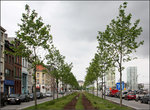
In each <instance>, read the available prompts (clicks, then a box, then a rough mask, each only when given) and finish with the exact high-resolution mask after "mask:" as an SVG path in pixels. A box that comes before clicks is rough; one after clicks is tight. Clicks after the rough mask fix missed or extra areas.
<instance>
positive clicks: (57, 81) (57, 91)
mask: <svg viewBox="0 0 150 110" xmlns="http://www.w3.org/2000/svg"><path fill="white" fill-rule="evenodd" d="M56 84H57V99H58V79H57V81H56Z"/></svg>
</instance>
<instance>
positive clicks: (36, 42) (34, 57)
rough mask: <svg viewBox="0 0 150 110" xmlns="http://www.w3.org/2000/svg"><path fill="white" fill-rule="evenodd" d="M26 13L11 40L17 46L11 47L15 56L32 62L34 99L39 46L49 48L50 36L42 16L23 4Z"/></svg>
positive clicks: (48, 27)
mask: <svg viewBox="0 0 150 110" xmlns="http://www.w3.org/2000/svg"><path fill="white" fill-rule="evenodd" d="M25 11H26V13H23V14H22V19H21V21H22V24H18V26H19V27H20V29H19V30H18V31H17V32H16V41H17V42H19V44H18V43H17V42H16V41H15V42H12V43H13V44H14V45H17V48H15V47H12V49H13V50H14V53H11V54H14V55H15V56H21V57H24V58H26V59H28V61H30V62H32V66H33V68H34V77H33V78H34V100H35V107H36V106H37V99H36V65H38V64H41V62H42V61H41V60H39V59H41V57H40V54H39V48H42V49H48V48H50V44H51V40H52V36H51V35H50V33H49V31H50V26H49V25H44V23H43V22H42V18H41V17H38V14H37V13H36V12H35V10H32V11H31V10H30V7H29V5H25Z"/></svg>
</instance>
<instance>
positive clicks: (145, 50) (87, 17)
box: [1, 1, 150, 83]
mask: <svg viewBox="0 0 150 110" xmlns="http://www.w3.org/2000/svg"><path fill="white" fill-rule="evenodd" d="M122 3H123V1H70V2H69V1H30V2H29V1H2V2H1V26H2V27H4V28H5V29H6V30H7V31H6V33H7V34H8V37H15V36H16V35H15V31H17V30H18V29H19V27H18V26H17V23H21V20H20V19H21V18H22V13H24V12H25V10H24V7H25V4H28V5H29V6H30V8H31V9H35V10H36V12H37V13H38V15H39V16H41V17H42V18H43V22H44V23H45V24H49V25H51V32H50V33H51V35H52V36H53V40H54V45H55V46H56V47H57V49H59V50H60V53H61V54H62V55H64V56H65V57H66V58H65V61H66V62H68V63H71V62H72V63H73V69H72V72H73V74H74V75H75V77H76V78H77V80H84V78H85V75H86V68H87V67H88V66H89V63H90V62H91V59H92V58H94V54H95V53H96V51H97V48H96V47H97V46H98V42H97V39H96V36H97V35H98V31H104V30H105V28H106V25H108V24H109V23H110V22H111V20H112V19H114V18H116V16H118V8H119V6H120V5H121V4H122ZM126 13H127V14H129V13H131V14H132V19H131V23H134V21H135V20H137V19H140V24H139V26H142V28H143V32H142V34H141V35H140V37H139V39H138V41H139V40H144V45H142V46H141V47H139V48H138V49H137V52H136V53H133V54H132V56H137V57H138V59H136V60H133V61H130V62H128V63H123V65H124V66H125V70H124V71H123V81H125V82H126V81H127V79H126V76H127V70H126V68H127V67H129V66H137V74H138V83H149V77H150V76H149V1H130V2H129V1H128V6H127V9H126ZM41 53H42V52H41ZM115 73H116V82H117V81H118V79H119V72H118V71H117V70H116V72H115Z"/></svg>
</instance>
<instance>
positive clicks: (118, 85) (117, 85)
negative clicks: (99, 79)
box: [116, 82, 124, 90]
mask: <svg viewBox="0 0 150 110" xmlns="http://www.w3.org/2000/svg"><path fill="white" fill-rule="evenodd" d="M116 88H117V89H118V90H120V82H118V83H117V84H116ZM122 90H124V82H122Z"/></svg>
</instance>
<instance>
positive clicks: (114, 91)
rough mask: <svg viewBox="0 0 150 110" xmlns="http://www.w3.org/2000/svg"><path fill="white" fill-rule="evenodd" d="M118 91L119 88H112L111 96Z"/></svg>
mask: <svg viewBox="0 0 150 110" xmlns="http://www.w3.org/2000/svg"><path fill="white" fill-rule="evenodd" d="M117 92H118V89H112V90H111V91H110V94H109V96H111V97H114V96H115V94H116V93H117Z"/></svg>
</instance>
